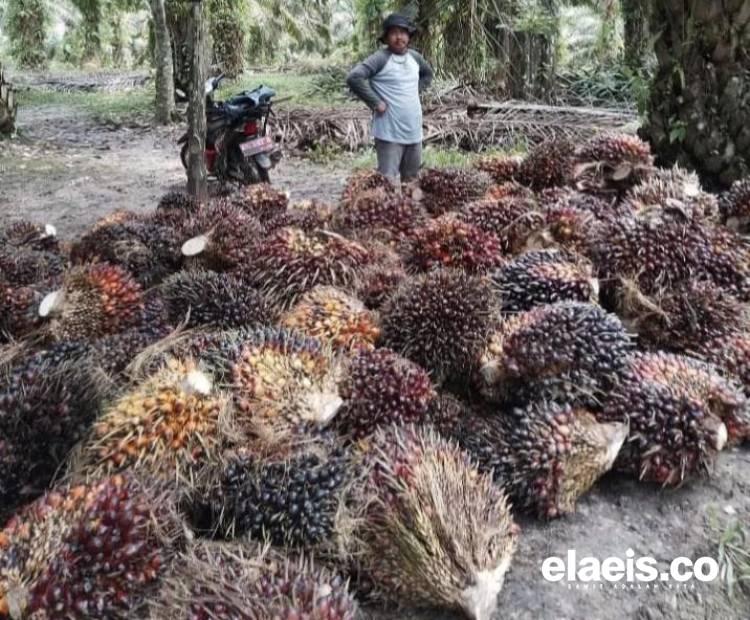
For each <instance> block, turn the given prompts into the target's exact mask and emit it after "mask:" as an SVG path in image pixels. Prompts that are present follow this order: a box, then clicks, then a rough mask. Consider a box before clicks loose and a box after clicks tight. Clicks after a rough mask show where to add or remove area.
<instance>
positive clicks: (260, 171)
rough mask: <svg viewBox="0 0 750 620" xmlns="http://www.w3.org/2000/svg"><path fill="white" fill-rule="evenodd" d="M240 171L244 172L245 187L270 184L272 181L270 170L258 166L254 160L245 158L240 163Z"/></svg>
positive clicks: (243, 181)
mask: <svg viewBox="0 0 750 620" xmlns="http://www.w3.org/2000/svg"><path fill="white" fill-rule="evenodd" d="M239 169H240V171H241V172H242V181H241V183H242V184H243V185H256V184H258V183H270V182H271V179H270V177H269V176H268V170H266V169H265V168H262V167H261V166H259V165H258V162H256V161H255V160H254V159H245V158H244V157H243V158H242V159H241V160H240V162H239Z"/></svg>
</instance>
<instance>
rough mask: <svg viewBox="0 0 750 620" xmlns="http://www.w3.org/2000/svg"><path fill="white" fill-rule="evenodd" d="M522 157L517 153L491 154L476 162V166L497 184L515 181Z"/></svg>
mask: <svg viewBox="0 0 750 620" xmlns="http://www.w3.org/2000/svg"><path fill="white" fill-rule="evenodd" d="M522 161H523V158H522V157H519V156H517V155H489V156H486V157H481V158H479V159H478V160H477V161H476V162H474V168H476V169H477V170H481V171H482V172H486V173H487V174H489V175H490V176H491V177H492V180H493V181H494V182H495V183H497V184H502V183H508V182H509V181H514V180H515V178H516V175H517V174H518V170H519V168H520V167H521V162H522Z"/></svg>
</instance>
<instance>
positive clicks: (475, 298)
mask: <svg viewBox="0 0 750 620" xmlns="http://www.w3.org/2000/svg"><path fill="white" fill-rule="evenodd" d="M498 316H499V306H498V305H497V303H496V301H495V298H494V295H493V293H492V289H491V285H490V282H489V280H488V279H485V278H482V277H479V276H472V275H469V274H466V273H463V272H460V271H450V270H436V271H432V272H430V273H427V274H422V275H418V276H413V277H410V278H408V279H407V280H404V282H403V284H402V285H401V286H400V287H399V288H398V289H397V290H396V291H395V292H394V293H393V294H392V295H391V296H390V297H389V298H388V300H387V301H386V302H385V304H384V305H383V308H382V310H381V321H382V323H381V326H382V330H383V336H382V339H383V346H386V347H388V348H390V349H392V350H393V351H395V352H396V353H398V354H399V355H402V356H404V357H406V358H407V359H410V360H411V361H412V362H414V363H416V364H419V365H420V366H422V367H423V368H425V369H426V370H427V371H428V372H429V373H430V375H431V376H432V379H433V381H435V382H436V383H437V384H442V383H443V382H445V381H446V380H448V379H455V380H462V379H464V378H466V377H467V376H468V375H469V374H470V373H471V370H472V368H473V366H474V363H475V361H476V358H477V357H478V355H479V353H480V352H481V350H482V349H483V347H484V344H485V339H486V337H487V334H488V333H489V332H490V331H491V329H492V327H493V325H494V324H495V323H496V321H497V319H498Z"/></svg>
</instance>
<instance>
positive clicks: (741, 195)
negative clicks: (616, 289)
mask: <svg viewBox="0 0 750 620" xmlns="http://www.w3.org/2000/svg"><path fill="white" fill-rule="evenodd" d="M719 207H720V210H721V219H722V221H723V222H724V223H725V224H726V225H727V226H728V227H729V228H731V229H732V230H736V231H738V232H740V233H743V234H748V233H750V179H747V178H745V179H740V180H738V181H735V182H734V183H733V184H732V187H730V188H729V189H728V190H727V191H725V192H724V193H723V194H722V195H721V196H720V198H719Z"/></svg>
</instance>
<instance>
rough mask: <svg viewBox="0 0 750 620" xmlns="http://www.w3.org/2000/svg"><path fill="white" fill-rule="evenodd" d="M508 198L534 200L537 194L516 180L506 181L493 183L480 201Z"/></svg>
mask: <svg viewBox="0 0 750 620" xmlns="http://www.w3.org/2000/svg"><path fill="white" fill-rule="evenodd" d="M506 198H518V199H527V200H534V198H535V194H534V192H533V191H532V190H531V189H529V188H528V187H526V186H525V185H521V184H520V183H518V182H516V181H506V182H505V183H500V184H499V185H491V186H490V187H489V188H487V191H486V192H485V193H484V195H483V196H482V197H481V198H479V200H478V201H482V200H505V199H506Z"/></svg>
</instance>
